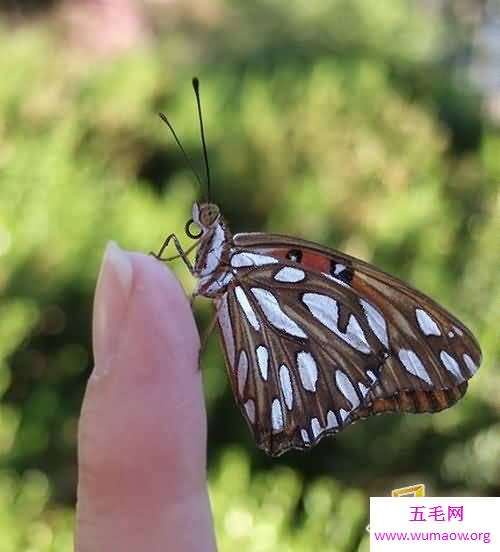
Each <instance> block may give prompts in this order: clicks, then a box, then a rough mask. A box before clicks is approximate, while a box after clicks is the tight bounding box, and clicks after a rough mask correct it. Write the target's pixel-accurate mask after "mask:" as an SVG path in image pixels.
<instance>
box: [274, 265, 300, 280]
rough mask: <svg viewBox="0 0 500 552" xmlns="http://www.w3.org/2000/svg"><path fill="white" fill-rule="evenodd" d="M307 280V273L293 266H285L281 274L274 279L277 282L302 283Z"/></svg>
mask: <svg viewBox="0 0 500 552" xmlns="http://www.w3.org/2000/svg"><path fill="white" fill-rule="evenodd" d="M305 278H306V273H305V272H304V271H303V270H300V269H299V268H293V267H291V266H284V267H283V268H282V269H281V270H280V271H279V272H277V273H276V275H275V276H274V279H275V280H276V281H277V282H290V283H295V282H302V281H303V280H305Z"/></svg>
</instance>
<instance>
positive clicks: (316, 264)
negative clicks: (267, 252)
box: [271, 247, 331, 273]
mask: <svg viewBox="0 0 500 552" xmlns="http://www.w3.org/2000/svg"><path fill="white" fill-rule="evenodd" d="M297 250H298V251H300V252H301V253H302V259H301V261H300V264H301V265H302V266H303V267H304V268H310V269H312V270H318V271H319V272H328V273H329V272H330V262H331V261H330V258H329V257H327V256H325V255H322V254H321V253H315V252H314V251H307V250H304V249H299V248H297ZM289 251H293V249H292V248H290V247H287V248H281V247H280V248H276V249H272V250H271V254H272V255H273V256H274V257H279V258H280V259H284V260H289V259H288V257H287V255H288V253H289Z"/></svg>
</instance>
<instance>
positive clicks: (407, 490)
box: [391, 483, 425, 497]
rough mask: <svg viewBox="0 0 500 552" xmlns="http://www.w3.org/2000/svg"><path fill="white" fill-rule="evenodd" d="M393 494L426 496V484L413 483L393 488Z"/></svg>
mask: <svg viewBox="0 0 500 552" xmlns="http://www.w3.org/2000/svg"><path fill="white" fill-rule="evenodd" d="M391 496H400V497H401V496H402V497H405V496H410V497H415V496H425V485H424V484H423V483H418V484H417V485H411V486H410V487H401V488H400V489H393V490H392V492H391Z"/></svg>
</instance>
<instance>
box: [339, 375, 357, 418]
mask: <svg viewBox="0 0 500 552" xmlns="http://www.w3.org/2000/svg"><path fill="white" fill-rule="evenodd" d="M335 382H336V384H337V387H338V388H339V391H340V392H341V393H342V395H344V397H345V398H346V399H347V400H348V401H349V402H350V403H351V409H354V408H357V407H358V406H359V397H358V394H357V393H356V389H354V386H353V384H352V383H351V380H350V379H349V378H348V377H347V376H346V375H345V374H344V372H342V370H337V371H336V372H335Z"/></svg>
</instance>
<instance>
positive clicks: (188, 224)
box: [184, 218, 203, 240]
mask: <svg viewBox="0 0 500 552" xmlns="http://www.w3.org/2000/svg"><path fill="white" fill-rule="evenodd" d="M193 227H197V228H198V232H193V231H192V228H193ZM184 229H185V231H186V234H187V235H188V236H189V237H190V238H191V239H193V240H197V239H198V238H199V237H200V236H201V235H202V234H203V230H202V229H201V228H200V227H199V226H198V225H197V224H196V223H195V222H194V221H193V219H192V218H191V219H189V220H188V221H187V222H186V226H185V227H184Z"/></svg>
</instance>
